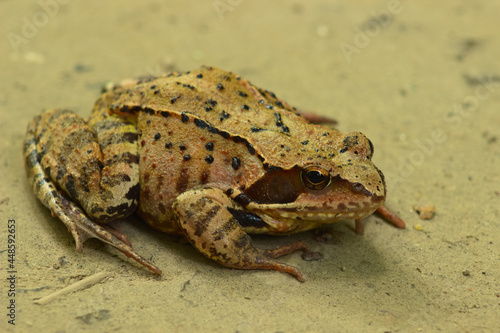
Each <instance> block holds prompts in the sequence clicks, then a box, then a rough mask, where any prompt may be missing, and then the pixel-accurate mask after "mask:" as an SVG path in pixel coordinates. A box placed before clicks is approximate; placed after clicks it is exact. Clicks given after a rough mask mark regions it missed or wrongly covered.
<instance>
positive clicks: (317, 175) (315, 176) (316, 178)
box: [307, 170, 325, 184]
mask: <svg viewBox="0 0 500 333" xmlns="http://www.w3.org/2000/svg"><path fill="white" fill-rule="evenodd" d="M307 179H308V180H309V181H310V182H311V183H313V184H319V183H321V182H323V181H324V180H325V176H324V175H323V174H322V173H321V172H319V171H316V170H314V171H309V172H308V173H307Z"/></svg>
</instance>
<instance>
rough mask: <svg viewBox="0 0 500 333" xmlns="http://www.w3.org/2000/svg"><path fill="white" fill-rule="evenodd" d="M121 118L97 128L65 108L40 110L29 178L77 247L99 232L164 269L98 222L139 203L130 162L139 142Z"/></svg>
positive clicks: (29, 139)
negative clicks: (135, 146)
mask: <svg viewBox="0 0 500 333" xmlns="http://www.w3.org/2000/svg"><path fill="white" fill-rule="evenodd" d="M118 122H119V120H118V119H103V120H102V121H101V122H98V123H97V124H96V125H95V126H100V128H99V129H98V130H97V131H94V130H93V129H92V128H90V127H89V126H88V125H87V124H86V123H85V121H84V120H83V119H81V118H80V117H78V116H77V115H75V114H73V113H71V112H69V111H66V110H48V111H46V112H44V113H42V114H41V115H38V116H36V117H35V118H34V119H33V120H32V121H31V122H30V124H29V125H28V130H27V133H26V139H25V146H24V154H25V162H26V171H27V176H28V180H29V182H30V184H31V185H32V187H33V191H34V192H35V195H36V196H37V198H38V199H39V200H40V201H41V202H42V203H43V205H44V206H46V207H47V208H49V209H50V210H51V211H52V214H53V215H55V216H57V217H59V219H60V220H61V221H62V222H63V223H64V224H65V225H66V227H67V228H68V230H69V231H70V232H71V234H72V236H73V238H74V239H75V242H76V249H77V251H78V252H82V249H83V242H84V241H85V240H86V239H88V238H97V239H99V240H101V241H102V242H104V243H106V244H109V245H111V246H113V247H115V248H116V249H118V250H119V251H121V252H123V253H124V254H125V255H126V256H128V257H130V258H132V259H134V260H136V261H137V262H139V263H140V264H141V265H143V266H145V267H147V268H149V269H151V270H152V271H153V272H155V273H156V274H161V271H160V270H159V268H158V267H156V266H154V265H153V264H151V263H150V262H149V261H148V260H146V259H145V258H143V257H141V256H140V255H139V254H137V253H136V252H135V251H134V250H133V249H132V247H131V246H130V245H129V243H128V242H127V241H123V240H121V239H119V238H117V237H116V236H115V235H114V234H113V233H112V232H110V231H109V229H108V228H106V227H103V226H101V225H99V224H98V223H101V224H102V223H106V222H109V221H112V220H114V219H117V218H120V217H124V216H127V215H129V214H131V213H132V212H133V211H134V210H135V207H136V205H137V193H138V171H137V163H135V165H134V164H133V163H129V162H130V159H132V161H134V160H135V159H137V157H136V155H135V158H134V157H131V156H134V150H133V145H134V143H132V141H133V140H130V138H127V136H129V137H130V135H131V134H130V133H131V131H132V133H135V132H134V131H135V127H134V126H132V125H130V124H118ZM120 128H121V129H120ZM97 132H99V133H97ZM110 132H113V133H114V136H113V135H111V134H110ZM120 133H122V134H124V133H129V134H124V135H122V137H120V135H119V134H120ZM123 136H124V137H125V139H124V138H123ZM132 136H133V135H132ZM99 139H101V140H103V144H102V146H103V148H102V149H101V145H100V144H99ZM110 153H113V154H112V155H110ZM82 208H83V209H82ZM96 222H97V223H96Z"/></svg>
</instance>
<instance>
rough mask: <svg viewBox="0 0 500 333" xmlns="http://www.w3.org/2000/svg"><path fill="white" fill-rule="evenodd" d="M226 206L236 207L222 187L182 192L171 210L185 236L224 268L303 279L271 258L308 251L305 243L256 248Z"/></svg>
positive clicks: (292, 269) (303, 279) (291, 267)
mask: <svg viewBox="0 0 500 333" xmlns="http://www.w3.org/2000/svg"><path fill="white" fill-rule="evenodd" d="M228 208H230V209H236V205H235V203H234V202H232V200H231V199H230V198H229V197H227V196H226V195H225V194H224V193H223V192H222V191H221V190H219V189H212V188H204V189H199V190H191V191H187V192H184V193H183V194H181V195H180V196H179V197H178V198H177V199H176V201H175V202H174V211H175V212H176V216H177V219H178V223H179V226H180V228H181V229H182V230H183V231H184V233H185V235H186V238H187V239H188V240H189V242H190V243H191V244H192V245H193V246H194V247H195V248H196V249H197V250H198V251H200V252H201V253H203V254H204V255H205V256H207V257H208V258H210V259H212V260H214V261H216V262H218V263H219V264H221V265H223V266H226V267H231V268H237V269H269V270H275V271H280V272H285V273H289V274H291V275H293V276H295V277H296V278H297V279H298V280H299V281H300V282H304V281H305V278H304V275H303V274H302V273H301V272H300V271H299V270H298V269H297V268H296V267H293V266H290V265H287V264H285V263H282V262H279V261H277V260H275V259H274V258H277V257H280V256H282V255H285V254H288V253H291V252H294V251H297V250H303V251H306V252H307V251H308V246H307V244H306V243H305V242H297V243H293V244H289V245H285V246H282V247H279V248H277V249H274V250H264V249H258V248H256V247H254V246H253V244H252V240H251V238H250V236H248V234H247V233H245V231H244V230H243V229H242V228H241V226H240V225H239V223H238V221H237V220H236V218H235V217H234V216H233V215H232V214H231V213H230V211H229V210H228Z"/></svg>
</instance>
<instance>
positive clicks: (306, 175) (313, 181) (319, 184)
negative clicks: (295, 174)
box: [300, 166, 331, 190]
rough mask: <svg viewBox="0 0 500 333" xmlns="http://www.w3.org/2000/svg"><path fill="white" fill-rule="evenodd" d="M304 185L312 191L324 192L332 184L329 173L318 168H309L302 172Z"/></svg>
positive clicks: (301, 176) (301, 177)
mask: <svg viewBox="0 0 500 333" xmlns="http://www.w3.org/2000/svg"><path fill="white" fill-rule="evenodd" d="M300 179H301V180H302V183H303V184H304V185H305V186H306V187H307V188H309V189H311V190H322V189H324V188H325V187H327V186H328V184H330V181H331V177H330V174H329V173H328V171H326V170H325V169H323V168H320V167H317V166H311V167H307V168H305V169H304V170H302V171H301V172H300Z"/></svg>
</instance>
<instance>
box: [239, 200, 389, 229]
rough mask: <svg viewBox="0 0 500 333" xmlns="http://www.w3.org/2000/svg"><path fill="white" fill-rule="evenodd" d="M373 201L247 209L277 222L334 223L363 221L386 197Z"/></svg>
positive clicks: (249, 206)
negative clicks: (354, 220) (348, 220)
mask: <svg viewBox="0 0 500 333" xmlns="http://www.w3.org/2000/svg"><path fill="white" fill-rule="evenodd" d="M371 199H372V200H369V201H363V202H360V203H354V202H347V203H344V202H340V203H337V204H335V205H328V206H322V207H317V206H303V205H289V206H288V207H283V206H282V205H279V204H270V205H256V206H255V207H252V204H250V205H248V206H247V209H249V210H252V211H255V212H259V215H266V216H268V217H270V218H272V219H276V220H287V221H291V220H293V221H307V222H316V223H334V222H338V221H341V220H346V219H362V218H365V217H367V216H369V215H371V214H373V212H374V211H375V210H376V209H377V208H378V207H380V206H381V205H382V203H383V202H384V199H385V197H373V198H371Z"/></svg>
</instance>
